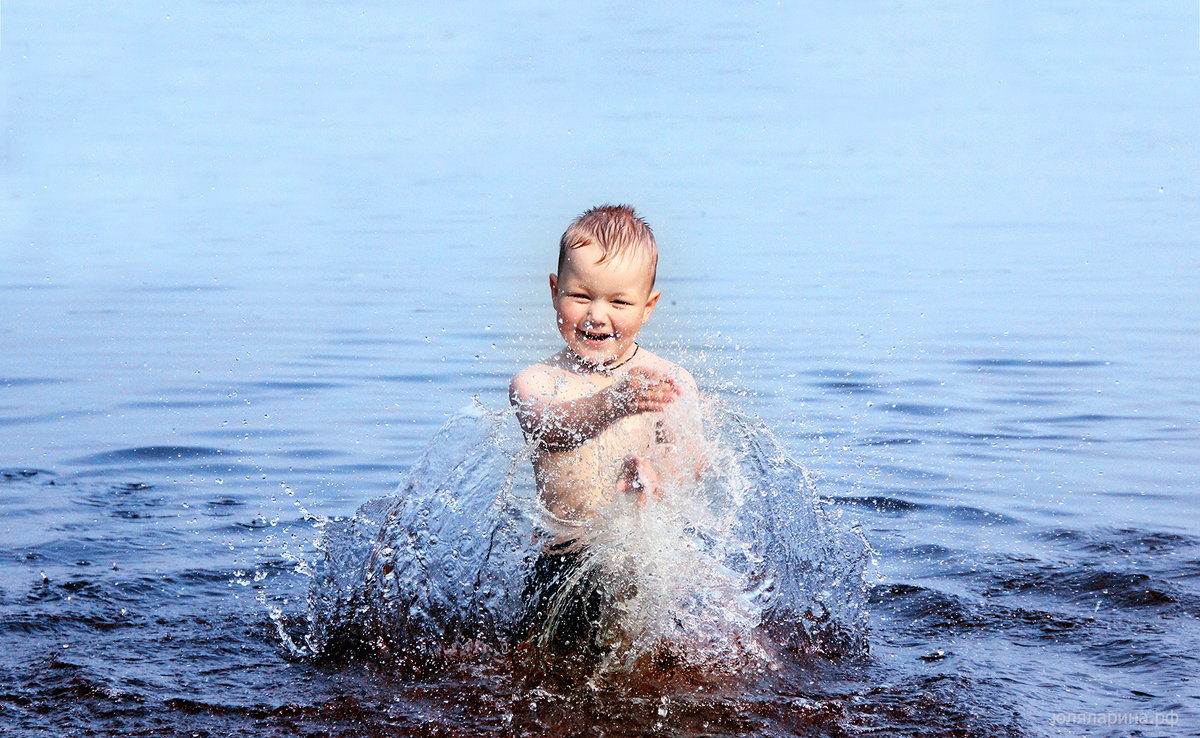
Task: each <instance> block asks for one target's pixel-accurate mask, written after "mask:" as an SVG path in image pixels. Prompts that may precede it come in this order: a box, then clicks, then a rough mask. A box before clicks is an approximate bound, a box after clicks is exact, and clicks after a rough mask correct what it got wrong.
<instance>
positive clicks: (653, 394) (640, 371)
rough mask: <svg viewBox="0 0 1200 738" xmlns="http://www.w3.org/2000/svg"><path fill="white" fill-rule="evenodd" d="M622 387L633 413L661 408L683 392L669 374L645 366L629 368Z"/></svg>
mask: <svg viewBox="0 0 1200 738" xmlns="http://www.w3.org/2000/svg"><path fill="white" fill-rule="evenodd" d="M623 389H624V391H625V392H626V393H627V395H628V402H629V409H630V410H631V411H632V412H635V413H644V412H655V411H658V410H662V409H663V408H665V407H666V406H667V405H669V404H671V403H672V402H674V401H675V400H676V399H677V398H678V397H679V396H680V395H681V394H683V390H682V389H681V388H680V386H679V384H678V383H677V382H676V381H675V380H674V379H672V378H671V376H670V375H669V374H666V373H664V372H660V371H657V370H655V369H647V368H645V367H635V368H633V369H631V370H630V371H629V375H628V377H627V378H626V380H625V386H624V388H623Z"/></svg>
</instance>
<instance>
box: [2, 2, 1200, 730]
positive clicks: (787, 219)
mask: <svg viewBox="0 0 1200 738" xmlns="http://www.w3.org/2000/svg"><path fill="white" fill-rule="evenodd" d="M0 20H2V23H3V25H2V27H0V44H2V48H0V57H2V58H3V62H4V64H3V72H2V74H3V77H0V85H2V87H0V89H3V94H2V95H0V100H3V107H2V108H0V110H2V111H3V112H2V115H3V119H4V147H3V149H0V161H2V162H3V164H2V166H0V195H2V196H0V249H2V250H3V251H2V253H3V256H4V264H5V270H4V273H3V276H2V277H0V306H2V307H3V310H4V315H5V318H6V320H5V321H4V324H3V327H0V341H2V342H3V346H4V353H3V362H2V363H0V379H2V381H0V469H3V470H4V474H3V477H2V478H0V509H2V510H3V512H4V523H3V524H2V525H0V531H3V532H2V534H0V566H2V567H3V576H2V577H0V624H2V625H0V644H2V649H0V650H2V652H3V654H4V656H3V657H0V659H2V661H0V663H3V668H2V669H0V694H2V695H3V699H0V721H2V722H0V724H3V725H4V726H5V728H6V733H7V734H13V735H23V734H26V735H40V734H46V733H55V734H65V735H73V734H84V733H92V734H100V735H125V734H137V733H142V734H167V735H173V734H187V735H191V734H201V735H205V734H208V735H225V734H232V733H239V734H240V733H247V732H249V733H254V734H259V735H294V734H297V733H300V734H307V733H313V734H334V735H377V734H406V733H429V734H447V735H454V734H462V735H476V734H506V733H507V734H514V735H520V734H532V735H555V734H570V733H581V732H584V731H586V730H589V729H591V728H592V726H596V729H597V731H598V732H599V733H601V734H613V735H622V734H623V735H641V734H648V733H651V732H654V731H656V730H657V731H661V732H664V733H667V734H682V735H731V734H732V735H738V734H745V735H762V734H765V735H790V734H816V735H847V734H856V733H862V732H875V733H879V734H884V735H888V734H892V735H908V734H913V733H918V732H922V731H923V732H924V733H926V734H932V735H938V734H941V735H961V734H969V735H1032V736H1043V735H1095V734H1101V735H1108V734H1111V735H1130V734H1140V735H1147V736H1153V735H1172V736H1174V735H1195V734H1198V733H1200V705H1198V698H1200V691H1198V690H1197V687H1196V684H1195V678H1194V676H1193V675H1194V674H1195V672H1196V671H1197V669H1196V666H1197V664H1196V658H1195V656H1194V654H1195V653H1196V652H1197V645H1198V643H1197V641H1198V640H1200V628H1198V627H1197V622H1196V619H1197V613H1200V590H1198V587H1197V576H1198V575H1200V531H1198V530H1197V526H1196V523H1195V520H1196V519H1197V515H1196V513H1197V507H1198V506H1197V502H1196V499H1197V497H1196V495H1195V494H1194V493H1195V491H1196V482H1195V479H1196V478H1197V471H1198V468H1200V452H1197V450H1196V449H1197V448H1200V444H1197V440H1198V439H1197V436H1198V435H1200V434H1198V432H1197V425H1196V421H1195V418H1196V416H1197V409H1198V405H1200V401H1198V400H1197V399H1196V398H1197V397H1200V391H1198V390H1200V379H1198V378H1197V374H1196V372H1195V369H1194V368H1195V366H1197V359H1198V358H1200V356H1198V353H1200V351H1198V347H1200V340H1198V338H1200V336H1198V335H1197V329H1196V326H1197V325H1200V314H1198V313H1200V309H1198V308H1200V304H1198V302H1197V300H1196V298H1195V294H1196V292H1197V290H1196V274H1197V268H1198V267H1200V263H1198V257H1197V256H1196V252H1195V240H1196V236H1195V233H1196V225H1197V222H1198V218H1197V216H1198V212H1197V202H1198V200H1197V191H1198V187H1197V179H1196V174H1195V172H1196V171H1197V155H1196V148H1195V142H1196V141H1197V140H1200V130H1198V127H1200V124H1198V123H1197V122H1196V118H1195V116H1194V115H1193V111H1194V110H1196V109H1197V107H1198V103H1200V100H1198V99H1197V98H1198V97H1200V86H1198V85H1197V81H1198V80H1197V64H1198V62H1197V58H1198V56H1200V49H1198V45H1197V44H1198V42H1197V24H1198V23H1200V21H1198V19H1197V16H1196V11H1195V9H1194V8H1192V9H1188V8H1178V7H1172V6H1162V7H1157V6H1156V7H1146V8H1143V7H1132V6H1131V7H1119V8H1117V7H1114V8H1097V7H1095V6H1093V5H1090V4H1084V3H1078V2H1065V1H1064V2H1055V3H1051V4H1045V3H1041V4H1024V3H1018V4H1015V5H1014V4H1010V5H1007V6H1005V7H1003V8H999V7H996V8H992V7H987V6H981V7H978V8H976V7H965V6H959V5H956V4H950V3H927V4H924V5H922V6H920V7H917V6H908V5H903V4H891V3H875V4H868V5H865V6H861V7H856V8H840V7H834V6H829V5H810V6H806V7H798V6H791V7H784V6H782V5H775V6H772V5H764V6H753V7H749V6H748V7H732V6H731V7H717V6H702V7H692V8H688V9H681V8H672V7H660V8H657V9H639V10H638V11H637V12H636V13H630V12H629V10H628V9H626V8H618V7H613V6H599V5H592V6H589V7H588V8H580V9H574V10H568V9H546V8H539V7H533V6H515V7H513V6H510V7H508V8H506V9H504V10H503V11H501V10H498V9H493V8H490V7H475V8H472V9H471V12H466V11H463V10H450V9H447V10H426V9H422V10H421V11H419V12H418V11H417V10H415V9H407V8H397V7H393V6H391V5H390V4H384V3H366V2H364V3H358V4H354V5H335V4H326V3H315V2H314V3H292V4H289V5H287V6H286V7H285V6H283V5H279V4H272V3H267V2H259V3H245V4H237V5H229V4H220V3H202V2H180V3H176V4H174V5H172V6H171V7H163V6H151V5H133V6H128V7H123V8H122V10H121V12H120V13H119V14H118V13H116V12H115V11H111V10H109V9H107V8H104V7H102V6H95V5H93V4H84V3H38V4H37V5H33V4H15V3H6V4H5V5H4V8H3V15H2V18H0ZM606 200H628V201H630V202H633V203H634V204H636V205H637V206H638V207H639V208H640V209H641V210H642V211H643V212H644V213H645V215H646V216H647V217H648V218H649V220H650V222H651V224H652V225H653V226H655V229H656V233H657V235H658V236H659V240H660V244H661V245H662V248H663V255H662V260H661V262H660V270H659V273H660V280H661V284H660V286H661V287H662V288H663V290H664V299H663V301H662V302H661V303H660V307H659V310H658V312H657V313H656V315H655V317H654V320H653V321H652V323H651V325H650V326H649V327H648V329H647V332H646V333H645V334H644V335H645V341H644V342H645V343H646V344H647V345H648V346H650V347H652V348H654V349H656V350H657V351H658V352H659V353H663V354H665V355H667V356H669V357H671V358H673V359H675V360H677V361H679V362H680V363H682V364H683V365H685V366H687V367H688V368H689V369H691V370H693V372H694V373H695V374H696V375H697V377H698V379H699V380H700V383H701V385H702V386H703V387H704V388H705V389H706V390H707V391H708V392H709V393H710V394H712V395H714V396H715V397H717V398H719V399H720V400H721V402H723V403H725V404H728V405H730V406H732V407H734V409H736V410H738V411H739V412H741V413H743V414H746V415H748V416H751V417H753V416H757V418H758V421H759V422H761V424H762V425H763V426H765V427H766V428H768V429H771V432H772V433H773V434H774V436H775V437H776V438H778V440H779V442H780V444H782V446H783V447H785V448H786V449H788V450H789V453H790V456H791V459H792V460H793V461H794V462H795V463H797V464H799V465H801V466H803V467H805V468H807V469H809V470H810V471H811V472H812V473H813V475H814V477H815V488H816V490H817V492H818V493H819V494H820V495H821V496H822V497H823V498H824V499H826V500H827V504H826V507H827V508H828V509H829V511H830V514H831V515H832V516H833V517H835V518H837V519H838V520H839V521H840V523H839V524H844V525H846V526H850V525H856V526H857V527H858V530H859V531H860V532H861V533H862V535H863V536H864V538H865V540H866V541H867V543H868V544H869V545H870V547H871V549H872V551H873V552H874V553H873V555H872V557H871V562H870V564H869V565H868V567H867V568H866V571H865V577H866V581H867V582H868V590H867V592H866V594H865V603H864V608H865V611H866V614H867V630H866V636H865V638H866V641H867V646H868V651H867V653H866V654H865V655H862V656H859V657H854V656H846V657H837V656H833V657H822V656H812V657H802V656H789V657H787V658H784V659H782V660H781V662H780V668H779V669H778V670H777V671H773V672H769V673H768V674H766V675H764V676H762V678H756V679H751V680H749V682H748V683H747V682H746V681H738V680H736V679H733V680H731V681H730V682H718V683H716V684H709V683H705V682H703V681H700V682H697V681H695V680H692V681H688V680H681V681H680V683H679V684H675V685H672V684H666V685H664V684H644V685H643V687H644V688H641V689H640V691H639V689H638V688H632V687H630V686H629V684H628V683H626V684H625V686H624V687H621V686H620V685H618V686H616V687H612V686H611V685H610V687H606V688H604V689H600V690H599V691H596V692H588V691H578V690H571V689H564V690H553V689H544V690H540V691H533V692H530V691H526V690H525V688H524V687H523V686H522V685H521V684H520V683H518V681H517V680H516V679H515V678H514V672H513V671H511V670H506V669H504V668H501V666H499V665H498V664H499V663H500V662H497V661H490V660H488V659H486V658H476V657H473V658H470V659H465V660H463V661H462V662H460V663H459V664H457V665H456V664H450V665H448V666H446V667H445V668H443V669H440V670H437V671H435V672H431V673H429V674H426V675H414V674H411V673H408V672H406V671H404V670H402V669H395V668H389V667H388V666H386V665H384V664H382V663H381V662H378V661H374V660H371V659H365V658H358V659H354V660H346V661H336V660H335V661H329V660H325V661H322V660H319V659H318V660H313V659H306V658H303V657H298V656H296V655H295V653H294V652H293V651H292V650H290V648H289V642H290V641H289V639H290V638H292V637H294V638H296V639H299V640H298V642H303V632H304V628H305V622H306V616H307V612H308V609H307V593H308V586H309V581H310V577H309V572H308V567H309V563H308V562H311V561H313V560H314V557H315V556H316V555H317V553H318V552H317V548H316V546H317V542H318V540H319V539H320V535H321V529H322V524H323V521H325V520H335V521H345V520H346V519H348V518H349V517H350V516H351V515H353V513H354V511H355V510H356V509H358V507H359V506H360V505H361V504H363V503H364V502H367V501H368V500H372V499H378V498H384V497H386V496H388V495H390V494H392V493H394V492H396V491H397V485H398V484H399V483H400V482H401V481H402V480H405V479H406V478H407V477H408V475H409V474H410V473H411V472H412V469H413V467H414V466H415V465H416V464H418V463H419V460H420V459H421V454H422V452H423V449H424V448H425V447H426V445H427V444H428V442H429V441H430V439H431V438H433V437H434V436H435V434H436V433H437V432H438V431H439V429H441V428H443V426H445V424H446V422H447V421H448V420H450V419H451V418H452V417H454V415H455V413H457V412H458V410H459V409H460V408H462V407H463V406H464V405H468V404H470V402H471V399H472V398H476V400H477V402H478V403H479V404H480V405H482V406H483V407H485V408H488V409H502V408H503V407H504V405H505V397H504V393H505V388H506V385H507V379H508V377H509V376H511V374H512V373H513V372H514V371H515V370H516V369H517V368H519V367H520V366H523V365H524V364H527V363H528V362H530V361H531V360H533V359H534V358H537V357H540V356H543V355H545V354H547V353H549V352H550V351H551V350H552V349H553V348H554V346H555V340H556V339H555V335H554V332H553V330H552V327H551V323H550V311H549V307H548V305H547V304H546V300H545V292H546V286H545V273H547V272H549V271H550V269H552V268H553V262H554V243H555V240H556V238H557V235H558V233H559V232H561V229H562V228H563V226H564V225H565V223H566V221H567V220H569V219H570V218H571V217H572V216H573V215H575V214H577V213H578V212H579V211H581V210H582V209H584V208H585V207H588V206H590V205H593V204H596V203H598V202H602V201H606ZM517 468H520V467H517ZM339 524H342V523H333V524H332V525H339ZM280 624H282V627H283V630H284V633H285V635H287V636H288V637H286V638H285V637H281V635H280V632H279V627H280ZM1110 716H1111V719H1112V720H1113V721H1114V722H1117V721H1123V722H1118V724H1115V725H1105V724H1099V723H1101V722H1102V721H1103V722H1107V721H1109V719H1110ZM1144 720H1148V721H1150V724H1149V725H1146V724H1135V721H1144ZM1155 721H1157V722H1159V723H1160V724H1159V725H1155V724H1153V723H1154V722H1155Z"/></svg>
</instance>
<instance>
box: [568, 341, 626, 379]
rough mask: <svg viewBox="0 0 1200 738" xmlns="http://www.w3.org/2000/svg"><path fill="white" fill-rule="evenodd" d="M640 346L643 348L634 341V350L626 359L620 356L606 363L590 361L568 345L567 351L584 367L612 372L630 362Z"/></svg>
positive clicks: (605, 372) (604, 372) (602, 372)
mask: <svg viewBox="0 0 1200 738" xmlns="http://www.w3.org/2000/svg"><path fill="white" fill-rule="evenodd" d="M639 348H641V347H640V346H638V345H637V344H636V343H634V344H633V351H631V352H629V356H626V357H625V358H624V359H620V358H618V359H614V360H613V361H611V362H605V363H601V364H595V363H593V362H590V361H588V360H587V359H585V358H583V357H582V356H580V355H579V354H577V353H575V352H574V351H572V350H571V347H570V346H568V347H567V352H568V353H569V354H571V358H572V359H574V360H575V363H576V364H579V365H580V366H582V367H586V368H587V369H589V370H591V371H593V372H600V373H601V374H612V373H613V372H615V371H616V370H618V369H620V368H621V367H623V366H625V365H626V364H628V363H629V362H631V361H633V357H635V356H637V352H638V349H639Z"/></svg>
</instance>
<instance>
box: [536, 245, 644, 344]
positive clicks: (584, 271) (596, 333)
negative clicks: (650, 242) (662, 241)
mask: <svg viewBox="0 0 1200 738" xmlns="http://www.w3.org/2000/svg"><path fill="white" fill-rule="evenodd" d="M601 253H602V252H601V251H600V247H599V246H595V245H593V244H586V245H584V246H580V247H579V248H577V249H572V250H571V251H570V252H569V253H568V254H567V258H566V261H565V262H564V263H563V266H562V269H561V270H559V273H558V274H551V275H550V293H551V295H552V296H553V299H554V311H555V312H556V313H557V314H558V332H559V333H560V334H562V337H563V340H564V341H566V342H567V346H568V347H569V348H570V349H571V350H572V351H574V352H575V355H576V356H578V357H579V358H581V359H583V360H584V361H585V362H587V363H588V364H591V365H593V366H597V367H599V366H602V365H605V364H609V365H611V364H615V363H617V362H620V361H623V360H625V359H627V358H628V357H629V356H630V355H631V354H632V353H633V351H634V340H636V339H637V335H638V331H640V330H641V329H642V326H643V325H645V323H646V322H647V321H648V320H650V314H651V313H652V312H654V306H655V305H657V304H658V290H655V289H652V287H653V285H652V284H651V281H650V280H651V271H650V270H651V267H650V264H649V263H648V262H647V260H646V259H644V258H642V257H641V256H638V255H636V254H630V255H625V256H622V257H620V258H618V259H609V260H608V261H606V262H604V263H603V264H600V263H598V262H599V259H600V256H601Z"/></svg>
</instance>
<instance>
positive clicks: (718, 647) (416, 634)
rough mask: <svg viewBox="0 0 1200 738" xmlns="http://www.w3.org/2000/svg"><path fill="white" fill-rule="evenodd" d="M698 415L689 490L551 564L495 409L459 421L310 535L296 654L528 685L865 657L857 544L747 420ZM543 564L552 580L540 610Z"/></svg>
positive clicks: (516, 448) (502, 415)
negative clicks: (398, 478)
mask: <svg viewBox="0 0 1200 738" xmlns="http://www.w3.org/2000/svg"><path fill="white" fill-rule="evenodd" d="M703 414H704V416H705V417H704V432H705V437H706V439H707V443H708V451H707V457H708V459H709V464H708V470H707V471H706V473H705V474H704V475H702V478H701V479H700V480H699V481H698V482H697V483H696V484H694V485H689V486H688V488H687V489H686V490H681V491H679V492H678V493H676V494H668V495H666V496H665V498H664V499H663V500H662V501H660V502H658V503H655V504H651V505H649V506H647V507H644V508H635V507H633V506H631V505H629V504H628V501H627V500H626V501H624V502H625V504H615V503H614V504H613V505H610V506H609V507H607V508H604V509H603V510H602V511H601V512H600V513H599V514H598V515H597V516H596V518H594V519H593V520H592V521H591V522H590V525H589V532H588V536H587V541H588V542H587V545H586V546H582V547H580V548H578V549H576V550H574V551H573V552H571V554H570V556H571V557H572V558H571V559H570V562H569V564H565V563H563V562H566V561H567V559H566V558H564V557H563V556H557V555H556V556H550V555H548V554H543V546H544V545H545V541H546V540H548V537H547V536H548V534H549V533H552V531H549V530H548V529H547V523H546V522H545V521H546V516H545V515H544V510H543V508H542V507H541V505H540V504H539V502H538V498H537V494H536V490H535V487H534V480H533V473H532V468H531V463H530V456H529V452H528V450H527V448H526V446H525V442H524V439H523V438H522V436H521V434H520V430H519V428H518V427H517V424H516V422H515V420H513V418H512V415H511V413H510V412H508V411H507V409H505V410H503V411H491V410H487V409H484V408H482V407H479V406H475V407H472V408H471V409H469V410H468V411H465V412H463V413H461V414H460V415H458V416H457V417H455V418H453V419H452V420H451V421H450V422H449V423H448V424H447V425H446V426H445V427H444V428H443V429H442V430H441V431H440V432H439V433H438V434H437V435H436V436H435V438H434V439H433V441H432V442H431V443H430V444H429V446H428V448H427V449H426V451H425V453H424V454H423V455H422V457H421V459H420V460H419V462H418V463H417V464H416V465H415V466H414V467H413V469H412V470H411V471H410V472H409V474H408V476H407V478H406V479H405V481H404V482H403V483H402V484H401V485H400V486H399V488H398V489H397V492H396V495H395V496H393V497H390V498H384V499H379V500H373V501H371V502H368V503H367V504H365V505H363V506H362V507H361V508H360V509H359V510H358V512H357V513H356V514H355V515H354V517H353V518H351V519H349V520H342V521H333V522H331V523H329V524H328V525H327V526H326V529H325V531H324V534H323V536H322V540H321V542H320V544H319V546H318V556H317V560H316V561H315V562H314V564H313V567H312V578H313V580H312V586H311V589H310V594H309V605H310V618H311V628H310V630H309V633H308V636H307V642H306V645H305V646H304V647H303V650H304V651H306V652H307V653H310V654H313V655H317V656H321V657H327V658H334V659H337V658H344V657H346V656H348V655H352V656H365V657H367V658H370V659H373V660H378V661H383V662H386V663H391V664H399V665H402V666H404V667H406V668H411V669H414V670H428V669H434V668H438V667H439V666H441V665H444V664H445V663H447V662H448V661H454V660H456V659H463V658H477V657H479V656H480V655H484V656H485V657H486V658H491V657H495V658H500V659H506V658H510V657H511V658H513V659H514V661H515V663H517V664H518V665H519V666H521V668H527V669H532V670H534V671H537V670H538V669H542V668H550V669H556V668H558V667H559V666H561V665H562V663H564V661H563V657H566V662H569V663H570V664H571V665H573V666H574V667H577V668H582V669H583V670H584V671H585V672H586V673H587V674H588V675H589V676H592V677H594V676H604V677H616V678H619V676H620V675H621V674H629V673H633V672H638V671H640V670H645V669H646V668H649V667H666V668H670V669H680V668H684V669H692V670H702V671H708V672H728V673H739V672H743V671H745V670H746V669H753V670H762V669H771V668H773V667H774V664H775V660H776V659H777V658H780V657H781V656H786V655H787V654H797V653H799V654H815V655H818V656H822V657H830V658H841V657H846V656H856V655H860V654H862V653H864V652H865V649H866V640H865V602H866V596H865V591H866V587H865V582H864V570H865V564H866V559H867V549H866V546H865V543H864V542H863V539H862V537H861V536H860V535H858V533H857V532H856V531H853V530H851V529H850V528H849V527H848V526H846V525H844V524H842V523H841V522H840V521H839V520H838V519H836V518H834V517H831V515H830V514H829V513H828V512H827V511H826V510H825V508H824V507H823V506H822V504H821V503H820V500H819V498H818V496H817V494H816V491H815V488H814V486H813V484H812V482H811V480H810V478H809V476H808V474H807V473H806V472H805V470H804V469H803V468H802V467H800V466H799V465H798V464H796V463H795V462H793V461H792V460H791V459H789V457H788V455H787V453H786V452H785V450H784V449H783V448H782V446H781V445H780V444H779V443H778V442H777V441H776V440H775V439H774V438H773V437H772V435H771V434H770V433H769V432H768V431H767V430H766V429H765V428H763V427H762V426H761V425H760V424H757V423H755V422H753V421H751V420H749V419H748V418H746V417H744V416H741V415H738V414H737V413H734V412H731V411H729V410H728V409H725V408H723V407H721V406H720V405H719V404H717V403H716V402H714V401H709V402H708V403H707V404H706V406H705V408H704V413H703ZM547 562H551V563H547ZM548 567H549V568H554V567H558V570H556V571H555V572H554V575H555V576H557V577H558V580H556V581H555V582H554V584H555V586H554V587H553V588H552V590H551V591H550V594H549V595H547V596H545V597H539V596H538V595H537V593H536V590H537V588H536V587H535V586H534V585H535V584H536V581H537V579H538V578H539V577H543V576H545V574H546V570H547V568H548ZM597 593H599V594H597ZM589 597H593V599H596V598H598V599H597V600H596V603H593V604H594V605H595V606H594V607H593V606H592V605H587V606H584V605H581V604H580V603H581V602H584V601H586V600H587V598H589ZM581 607H582V608H584V609H582V610H581V609H580V608H581ZM588 608H592V609H591V610H589V609H588ZM572 612H574V614H573V615H572V614H571V613H572ZM580 613H583V617H582V620H581V621H580V622H581V623H582V627H584V628H585V629H587V630H589V634H588V635H587V637H586V638H585V639H584V640H586V641H588V643H589V647H588V648H584V649H582V650H584V651H587V652H588V654H587V655H588V656H589V658H585V659H582V660H581V659H574V660H572V659H571V658H570V656H571V654H569V653H564V649H563V647H562V646H563V634H564V633H565V632H567V630H569V629H570V628H571V627H576V629H578V627H579V623H576V625H575V626H571V625H570V624H569V623H568V622H567V621H568V620H570V619H571V618H575V619H576V620H579V616H580ZM600 613H603V614H602V615H601V614H600ZM565 650H566V651H569V650H570V649H565Z"/></svg>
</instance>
